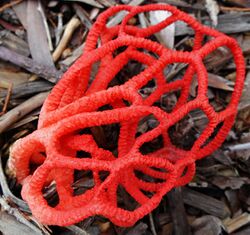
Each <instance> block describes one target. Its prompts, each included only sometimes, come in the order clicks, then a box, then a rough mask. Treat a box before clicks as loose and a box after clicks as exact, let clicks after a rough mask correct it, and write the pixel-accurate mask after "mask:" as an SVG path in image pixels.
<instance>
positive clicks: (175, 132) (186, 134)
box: [168, 109, 209, 150]
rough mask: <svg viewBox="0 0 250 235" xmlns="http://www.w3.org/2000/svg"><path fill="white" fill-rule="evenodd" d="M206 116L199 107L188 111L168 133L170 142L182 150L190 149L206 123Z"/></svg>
mask: <svg viewBox="0 0 250 235" xmlns="http://www.w3.org/2000/svg"><path fill="white" fill-rule="evenodd" d="M208 121H209V120H208V118H207V116H206V115H205V113H204V112H203V111H202V110H200V109H195V110H192V111H190V112H189V113H188V114H187V115H186V116H184V117H183V118H182V119H181V120H180V121H178V122H177V123H176V124H175V125H173V126H171V127H170V128H169V130H168V134H169V137H170V140H171V143H172V144H173V145H175V146H176V147H178V148H180V149H184V150H190V149H191V148H192V146H193V145H194V143H195V141H196V140H197V139H198V138H199V136H200V135H201V133H202V132H203V130H204V129H205V128H206V126H207V124H208Z"/></svg>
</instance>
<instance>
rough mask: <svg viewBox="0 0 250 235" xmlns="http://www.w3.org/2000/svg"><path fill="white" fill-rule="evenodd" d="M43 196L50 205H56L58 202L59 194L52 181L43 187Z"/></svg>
mask: <svg viewBox="0 0 250 235" xmlns="http://www.w3.org/2000/svg"><path fill="white" fill-rule="evenodd" d="M43 197H44V199H45V200H46V201H47V203H48V205H49V206H51V207H56V206H57V205H58V204H59V195H58V192H57V189H56V183H55V182H54V181H53V182H52V183H50V185H48V186H46V187H44V188H43Z"/></svg>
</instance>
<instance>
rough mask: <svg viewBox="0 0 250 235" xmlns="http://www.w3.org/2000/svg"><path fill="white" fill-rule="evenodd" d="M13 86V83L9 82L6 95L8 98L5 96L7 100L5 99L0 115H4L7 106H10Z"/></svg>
mask: <svg viewBox="0 0 250 235" xmlns="http://www.w3.org/2000/svg"><path fill="white" fill-rule="evenodd" d="M12 88H13V84H12V83H9V86H8V90H7V95H6V98H5V101H4V105H3V109H2V112H0V116H1V115H3V114H4V113H5V112H6V111H7V107H8V103H9V101H10V95H11V91H12Z"/></svg>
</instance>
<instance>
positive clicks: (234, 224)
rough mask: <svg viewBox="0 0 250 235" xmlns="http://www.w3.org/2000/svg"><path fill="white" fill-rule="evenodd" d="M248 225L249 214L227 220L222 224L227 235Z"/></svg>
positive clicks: (249, 221) (249, 220)
mask: <svg viewBox="0 0 250 235" xmlns="http://www.w3.org/2000/svg"><path fill="white" fill-rule="evenodd" d="M248 223H250V214H249V213H243V214H241V215H239V216H237V217H235V218H233V219H227V220H224V221H223V224H224V226H225V230H226V231H227V232H228V233H232V232H234V231H236V230H237V229H239V228H241V227H243V226H245V225H247V224H248Z"/></svg>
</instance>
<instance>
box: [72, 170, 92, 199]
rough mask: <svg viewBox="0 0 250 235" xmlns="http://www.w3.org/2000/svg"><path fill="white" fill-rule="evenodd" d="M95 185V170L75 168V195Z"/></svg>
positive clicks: (73, 185)
mask: <svg viewBox="0 0 250 235" xmlns="http://www.w3.org/2000/svg"><path fill="white" fill-rule="evenodd" d="M94 186H95V182H94V178H93V172H92V171H86V170H74V182H73V184H72V188H73V195H74V196H76V195H81V194H84V193H85V192H86V191H87V190H89V189H91V188H93V187H94Z"/></svg>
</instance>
